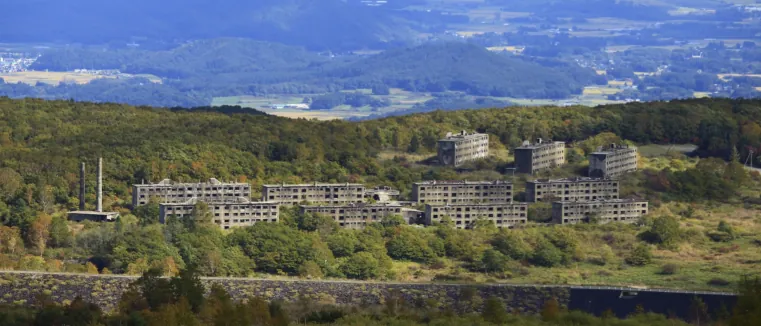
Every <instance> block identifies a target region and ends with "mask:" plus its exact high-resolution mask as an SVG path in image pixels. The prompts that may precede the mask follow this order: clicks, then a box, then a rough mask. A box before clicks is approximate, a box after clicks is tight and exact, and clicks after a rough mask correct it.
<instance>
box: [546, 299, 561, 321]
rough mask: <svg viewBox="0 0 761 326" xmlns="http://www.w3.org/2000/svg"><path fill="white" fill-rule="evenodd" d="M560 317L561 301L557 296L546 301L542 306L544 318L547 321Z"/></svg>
mask: <svg viewBox="0 0 761 326" xmlns="http://www.w3.org/2000/svg"><path fill="white" fill-rule="evenodd" d="M558 318H560V303H558V300H557V299H555V298H552V299H549V300H547V301H545V302H544V305H543V306H542V320H544V321H547V322H552V321H556V320H558Z"/></svg>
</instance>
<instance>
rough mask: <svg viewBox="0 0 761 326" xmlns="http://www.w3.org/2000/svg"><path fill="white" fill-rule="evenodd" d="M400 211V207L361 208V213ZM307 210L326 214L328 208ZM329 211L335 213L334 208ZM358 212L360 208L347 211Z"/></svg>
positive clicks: (342, 211) (340, 212)
mask: <svg viewBox="0 0 761 326" xmlns="http://www.w3.org/2000/svg"><path fill="white" fill-rule="evenodd" d="M401 211H402V209H401V208H388V209H377V208H373V209H363V210H361V212H362V213H375V212H396V213H399V212H401ZM309 212H310V213H318V214H319V213H325V214H327V213H328V210H309ZM329 212H330V214H335V213H336V210H335V209H331V210H330V211H329ZM344 212H345V210H343V209H340V210H338V213H339V214H344ZM359 212H360V210H351V211H349V213H359Z"/></svg>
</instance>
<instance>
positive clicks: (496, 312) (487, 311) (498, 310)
mask: <svg viewBox="0 0 761 326" xmlns="http://www.w3.org/2000/svg"><path fill="white" fill-rule="evenodd" d="M481 316H482V317H483V318H484V320H486V321H488V322H491V323H494V324H497V325H502V324H505V323H506V322H507V320H508V314H507V310H506V309H505V304H504V303H503V302H502V300H500V299H499V298H495V297H490V298H488V299H486V302H484V309H483V312H482V313H481Z"/></svg>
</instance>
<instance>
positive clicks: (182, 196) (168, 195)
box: [140, 192, 251, 199]
mask: <svg viewBox="0 0 761 326" xmlns="http://www.w3.org/2000/svg"><path fill="white" fill-rule="evenodd" d="M148 196H150V197H157V198H186V197H187V198H193V197H197V198H207V197H222V196H225V197H251V193H250V192H240V193H237V192H236V193H227V194H219V193H213V194H210V193H201V194H199V193H192V194H166V195H163V194H150V195H148ZM145 197H146V195H145V194H141V195H140V199H145Z"/></svg>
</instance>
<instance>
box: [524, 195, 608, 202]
mask: <svg viewBox="0 0 761 326" xmlns="http://www.w3.org/2000/svg"><path fill="white" fill-rule="evenodd" d="M598 198H599V199H618V196H617V195H608V196H599V197H598V196H592V197H591V200H597V199H598ZM558 199H559V198H558ZM580 199H584V200H590V197H589V196H584V197H582V196H578V197H563V201H571V200H576V201H578V200H580ZM536 201H542V198H537V199H536Z"/></svg>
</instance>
